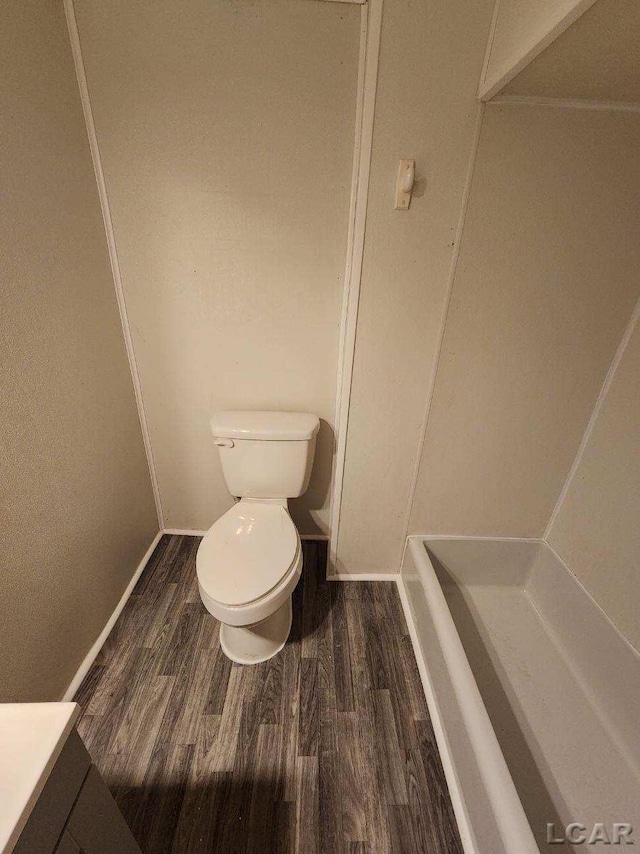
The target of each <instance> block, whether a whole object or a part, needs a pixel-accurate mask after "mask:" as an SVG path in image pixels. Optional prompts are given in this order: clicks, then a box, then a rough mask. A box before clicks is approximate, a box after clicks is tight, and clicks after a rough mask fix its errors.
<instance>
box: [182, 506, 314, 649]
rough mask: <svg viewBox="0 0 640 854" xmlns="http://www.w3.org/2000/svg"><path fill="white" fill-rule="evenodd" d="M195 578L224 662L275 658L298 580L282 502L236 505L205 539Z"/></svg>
mask: <svg viewBox="0 0 640 854" xmlns="http://www.w3.org/2000/svg"><path fill="white" fill-rule="evenodd" d="M196 572H197V576H198V588H199V590H200V596H201V598H202V601H203V603H204V606H205V608H206V609H207V611H209V613H210V614H212V615H213V616H214V617H215V618H216V619H217V620H219V621H220V623H221V624H222V625H221V627H220V644H221V646H222V649H223V652H224V653H225V655H227V657H228V658H230V659H231V660H232V661H235V662H237V663H239V664H258V663H259V662H261V661H266V660H267V659H268V658H271V657H272V656H274V655H276V654H277V653H278V652H280V650H281V649H282V648H283V646H284V645H285V643H286V641H287V638H288V636H289V632H290V630H291V594H292V592H293V590H294V588H295V586H296V584H297V583H298V580H299V578H300V575H301V574H302V548H301V544H300V536H299V535H298V532H297V530H296V527H295V525H294V524H293V522H292V520H291V517H290V516H289V513H288V511H287V508H286V501H285V502H284V504H283V502H282V501H278V500H273V499H271V500H269V499H267V500H264V501H260V500H255V499H251V498H243V499H241V500H240V501H239V502H238V503H237V504H236V505H235V506H234V507H232V508H231V510H229V511H228V512H227V513H225V514H224V516H222V517H221V518H220V519H218V521H217V522H215V523H214V525H213V526H212V527H211V528H210V530H209V531H208V533H207V534H206V535H205V537H204V539H203V540H202V543H201V544H200V547H199V549H198V554H197V557H196Z"/></svg>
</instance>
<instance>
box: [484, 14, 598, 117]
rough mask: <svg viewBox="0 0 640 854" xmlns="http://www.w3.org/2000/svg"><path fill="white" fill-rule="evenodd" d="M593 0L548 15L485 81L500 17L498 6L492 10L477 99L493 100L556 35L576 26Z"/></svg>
mask: <svg viewBox="0 0 640 854" xmlns="http://www.w3.org/2000/svg"><path fill="white" fill-rule="evenodd" d="M595 2H596V0H574V2H573V5H572V6H571V7H570V8H568V9H567V8H564V9H561V10H560V11H558V10H557V9H556V10H554V13H553V14H551V15H550V16H549V19H548V21H546V22H545V23H544V24H541V25H540V27H538V29H537V30H534V31H533V32H532V33H531V34H530V38H529V40H528V41H527V42H526V43H525V44H523V45H520V46H519V49H518V50H517V52H516V54H515V55H514V56H513V57H510V59H509V61H507V62H505V63H504V64H503V65H502V67H501V68H498V69H497V70H496V71H495V73H494V74H493V75H492V76H491V77H490V78H488V71H489V65H490V60H491V51H492V48H493V42H494V38H495V34H496V28H497V23H498V18H499V13H498V7H497V6H496V9H495V10H494V18H493V21H492V23H491V31H490V33H489V47H488V49H487V54H486V57H485V65H484V68H483V72H482V76H481V78H480V86H479V87H478V98H480V99H481V100H482V101H488V100H489V99H490V98H493V96H494V95H496V94H497V93H498V92H499V91H500V90H501V89H502V88H504V87H505V86H506V85H507V83H509V82H510V81H511V80H513V78H514V77H515V76H516V75H517V74H519V73H520V72H521V71H522V69H523V68H526V66H527V65H529V63H530V62H533V60H534V59H535V58H536V57H537V56H539V55H540V54H541V53H542V51H543V50H544V49H545V48H547V47H549V45H550V44H551V43H552V42H554V41H555V40H556V39H557V38H558V36H560V35H562V33H563V32H564V31H565V30H567V29H568V28H569V27H570V26H571V24H573V23H575V21H577V20H578V18H580V17H581V16H582V15H584V13H585V12H586V11H587V10H588V9H590V8H591V6H593V4H594V3H595Z"/></svg>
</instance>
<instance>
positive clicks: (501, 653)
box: [399, 537, 640, 854]
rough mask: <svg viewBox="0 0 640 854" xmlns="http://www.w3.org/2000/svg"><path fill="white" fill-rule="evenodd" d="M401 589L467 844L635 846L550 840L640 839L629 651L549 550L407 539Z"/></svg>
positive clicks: (633, 658)
mask: <svg viewBox="0 0 640 854" xmlns="http://www.w3.org/2000/svg"><path fill="white" fill-rule="evenodd" d="M603 571H606V568H603ZM399 588H400V594H401V597H402V599H403V605H404V608H405V613H406V615H407V620H408V622H409V626H410V629H411V632H412V638H413V642H414V646H415V648H416V654H417V658H418V664H419V667H420V671H421V676H422V680H423V684H424V688H425V693H426V695H427V701H428V704H429V709H430V712H431V716H432V718H433V723H434V729H435V731H436V736H437V738H438V744H439V747H440V752H441V755H442V758H443V764H444V767H445V772H446V774H447V780H448V783H449V789H450V791H451V796H452V800H453V804H454V809H455V812H456V817H457V819H458V825H459V827H460V833H461V836H462V841H463V845H464V850H465V852H467V854H531V852H537V851H548V852H556V854H559V852H561V851H570V850H575V851H594V850H595V851H599V850H602V851H609V852H612V851H621V850H636V849H632V848H627V847H626V841H625V840H626V839H628V838H629V836H628V835H627V836H625V834H629V831H628V830H626V829H625V828H624V827H619V828H618V830H617V832H618V833H619V834H620V836H619V843H620V844H619V845H618V846H616V845H614V846H612V845H608V844H606V843H605V842H604V841H600V842H595V844H586V843H582V844H576V845H572V844H570V843H565V844H564V845H562V846H560V845H559V844H558V843H555V844H550V843H548V842H547V836H548V834H549V833H550V832H551V836H552V838H554V839H556V840H558V839H561V838H562V837H563V836H564V835H565V828H566V826H567V825H569V824H571V823H578V825H583V826H584V830H582V829H581V827H574V828H573V831H572V833H573V834H574V838H575V839H576V841H579V840H580V838H581V837H582V836H586V837H587V838H588V837H589V836H590V835H591V834H592V833H593V831H594V826H596V825H597V827H596V836H597V835H598V833H599V834H600V835H602V833H604V834H606V836H608V837H609V838H610V839H612V838H613V835H614V833H616V829H615V828H614V823H615V824H617V825H628V824H631V825H632V826H633V828H634V830H633V832H631V838H633V839H634V840H635V844H636V846H640V731H639V730H640V727H639V722H640V658H639V657H638V653H637V652H636V651H635V650H634V649H633V648H632V647H631V646H630V645H629V644H628V643H627V642H626V641H625V639H624V638H623V637H622V636H621V635H620V634H619V633H618V632H617V630H616V629H615V627H614V626H613V625H612V623H611V622H610V621H609V620H608V618H607V617H606V616H605V615H604V613H603V612H602V610H601V609H600V608H599V607H598V606H597V605H596V604H595V602H594V601H593V600H592V599H591V597H590V596H589V595H588V594H587V593H586V591H585V590H584V588H583V587H582V586H581V585H580V583H579V582H578V581H577V579H576V578H575V576H573V575H572V574H571V573H570V572H569V571H568V570H567V568H566V567H565V565H564V564H563V563H562V561H561V560H560V559H559V558H558V557H557V555H556V554H555V553H554V552H553V551H552V550H551V549H550V548H549V547H548V546H547V545H546V543H544V542H542V541H538V540H500V539H475V538H450V537H429V538H423V537H410V538H409V541H408V545H407V549H406V553H405V559H404V563H403V567H402V573H401V578H400V582H399ZM548 824H552V825H553V828H552V829H550V828H548V827H547V825H548ZM600 825H601V826H602V829H600Z"/></svg>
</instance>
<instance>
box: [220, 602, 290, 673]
mask: <svg viewBox="0 0 640 854" xmlns="http://www.w3.org/2000/svg"><path fill="white" fill-rule="evenodd" d="M291 617H292V609H291V596H288V597H287V598H286V600H285V601H284V602H283V603H282V605H281V606H280V607H279V608H278V610H277V611H274V613H273V614H271V616H269V617H267V618H266V619H265V620H261V622H259V623H254V625H252V626H230V625H228V624H227V623H222V624H221V625H220V646H221V647H222V651H223V652H224V654H225V655H226V656H227V658H230V659H231V661H235V662H236V663H237V664H259V663H260V662H261V661H267V660H268V659H270V658H273V656H274V655H277V654H278V653H279V652H280V650H281V649H282V648H283V647H284V645H285V644H286V642H287V638H288V637H289V632H290V631H291Z"/></svg>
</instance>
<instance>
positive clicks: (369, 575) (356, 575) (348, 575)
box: [327, 572, 398, 581]
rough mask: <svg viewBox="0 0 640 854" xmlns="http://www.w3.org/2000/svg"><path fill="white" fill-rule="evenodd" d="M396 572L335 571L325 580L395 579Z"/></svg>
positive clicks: (396, 578) (396, 577)
mask: <svg viewBox="0 0 640 854" xmlns="http://www.w3.org/2000/svg"><path fill="white" fill-rule="evenodd" d="M397 580H398V573H397V572H336V573H335V574H334V575H327V581H397Z"/></svg>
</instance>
